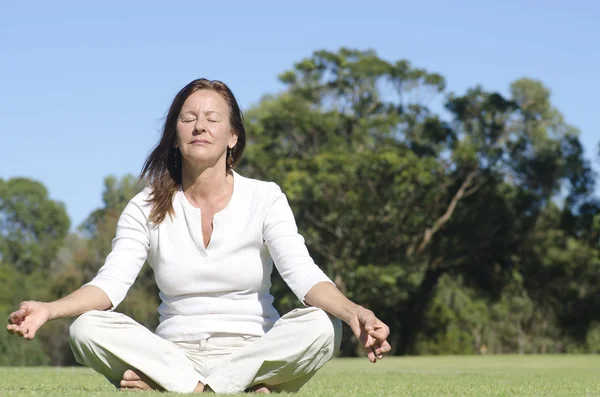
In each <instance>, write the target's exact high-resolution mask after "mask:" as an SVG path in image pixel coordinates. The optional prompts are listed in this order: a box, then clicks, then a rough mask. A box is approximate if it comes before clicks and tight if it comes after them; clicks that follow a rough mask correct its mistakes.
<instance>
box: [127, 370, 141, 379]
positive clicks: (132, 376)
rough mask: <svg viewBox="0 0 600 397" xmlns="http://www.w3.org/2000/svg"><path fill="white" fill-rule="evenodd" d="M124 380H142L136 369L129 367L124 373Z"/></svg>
mask: <svg viewBox="0 0 600 397" xmlns="http://www.w3.org/2000/svg"><path fill="white" fill-rule="evenodd" d="M123 380H140V376H139V375H138V374H137V373H136V372H135V371H133V370H131V369H128V370H127V371H125V373H124V374H123Z"/></svg>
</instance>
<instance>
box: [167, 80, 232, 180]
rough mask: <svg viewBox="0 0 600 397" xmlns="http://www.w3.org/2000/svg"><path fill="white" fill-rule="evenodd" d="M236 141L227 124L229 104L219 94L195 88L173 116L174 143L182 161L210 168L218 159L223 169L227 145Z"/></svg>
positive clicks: (230, 146)
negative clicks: (177, 115) (175, 124)
mask: <svg viewBox="0 0 600 397" xmlns="http://www.w3.org/2000/svg"><path fill="white" fill-rule="evenodd" d="M236 143H237V135H236V134H235V133H234V132H233V131H232V130H231V125H230V123H229V106H228V105H227V102H226V101H225V99H224V98H223V97H222V96H221V94H219V93H217V92H215V91H213V90H207V89H204V90H199V91H196V92H194V93H193V94H192V95H190V96H189V97H188V98H187V99H186V100H185V102H184V103H183V106H182V107H181V111H180V112H179V117H178V118H177V142H176V146H177V147H178V148H179V150H180V151H181V155H182V156H183V159H182V160H183V163H185V162H189V163H191V164H193V165H200V166H205V167H214V166H215V165H216V164H217V163H219V162H220V161H222V162H223V168H225V165H224V164H225V160H226V156H227V148H228V147H229V148H233V147H234V146H235V144H236Z"/></svg>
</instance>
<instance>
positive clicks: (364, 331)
mask: <svg viewBox="0 0 600 397" xmlns="http://www.w3.org/2000/svg"><path fill="white" fill-rule="evenodd" d="M348 325H350V328H351V329H352V332H354V335H355V336H356V338H357V339H358V340H359V341H360V344H361V345H362V346H363V347H364V348H365V351H366V352H367V357H368V358H369V361H370V362H372V363H376V362H377V360H381V359H382V358H383V356H384V355H385V354H387V353H389V352H390V350H391V349H392V347H391V346H390V344H389V343H388V341H387V338H388V336H389V335H390V328H389V327H388V326H387V325H385V323H384V322H383V321H381V320H379V319H378V318H377V317H375V314H374V313H373V312H372V311H371V310H368V309H365V308H364V307H361V306H359V308H358V310H357V312H356V316H355V317H354V318H353V319H351V320H350V321H349V322H348Z"/></svg>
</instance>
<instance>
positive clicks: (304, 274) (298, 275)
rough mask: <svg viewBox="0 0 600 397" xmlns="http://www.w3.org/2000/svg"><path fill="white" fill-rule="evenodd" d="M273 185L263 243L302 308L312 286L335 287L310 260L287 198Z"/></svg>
mask: <svg viewBox="0 0 600 397" xmlns="http://www.w3.org/2000/svg"><path fill="white" fill-rule="evenodd" d="M273 185H274V186H275V193H274V199H273V200H272V204H271V206H270V207H269V209H268V210H267V214H266V217H265V222H264V226H263V239H264V241H265V244H266V245H267V248H268V249H269V253H270V255H271V258H272V259H273V263H274V264H275V266H276V267H277V270H279V273H280V274H281V277H282V278H283V280H284V281H285V282H286V283H287V285H288V286H289V287H290V289H291V290H292V292H294V294H295V295H296V296H297V297H298V299H300V301H301V302H302V303H303V304H305V303H304V297H305V296H306V294H307V293H308V291H309V290H310V289H311V288H312V287H313V286H314V285H316V284H318V283H320V282H323V281H325V282H330V283H332V284H334V283H333V281H331V279H330V278H329V277H327V275H326V274H325V273H324V272H323V271H322V270H321V269H320V268H319V267H318V266H317V265H316V264H315V262H314V260H313V259H312V257H311V256H310V254H309V252H308V249H307V247H306V244H305V240H304V237H302V235H300V234H299V233H298V227H297V225H296V220H295V218H294V214H293V212H292V209H291V207H290V205H289V203H288V200H287V197H286V196H285V194H284V193H283V192H282V191H281V188H280V187H279V186H278V185H276V184H273ZM334 285H335V284H334Z"/></svg>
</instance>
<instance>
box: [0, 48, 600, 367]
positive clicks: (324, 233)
mask: <svg viewBox="0 0 600 397" xmlns="http://www.w3.org/2000/svg"><path fill="white" fill-rule="evenodd" d="M280 81H281V82H282V84H283V85H284V90H283V91H282V92H280V93H278V94H276V95H267V96H265V97H264V98H263V99H262V100H261V101H260V103H259V104H257V105H256V106H254V107H253V108H251V109H249V110H248V111H247V112H246V127H247V132H248V147H247V150H246V152H245V155H244V157H243V159H242V163H241V164H240V172H241V173H243V174H245V175H247V176H251V177H256V178H259V179H264V180H272V181H275V182H277V183H279V184H280V185H281V186H282V188H283V190H284V192H285V193H286V194H287V197H288V199H289V201H290V204H291V205H292V207H293V209H294V213H295V215H296V219H297V222H298V226H299V229H300V232H301V233H302V235H303V236H304V237H305V239H306V243H307V245H308V247H309V250H310V252H311V254H312V255H313V257H314V259H315V261H316V262H317V263H318V264H319V265H320V266H321V267H322V268H323V269H324V270H325V272H326V273H327V274H328V275H329V276H330V277H331V278H332V279H333V280H334V281H335V282H336V284H337V285H338V287H339V288H340V289H341V290H342V291H343V292H344V293H346V294H347V296H348V297H350V298H351V299H353V300H355V301H356V302H358V303H361V304H363V305H365V306H367V307H369V308H371V309H372V310H374V311H375V312H376V313H377V315H378V316H379V317H381V319H382V320H383V321H385V322H386V323H388V324H389V325H390V327H391V329H392V335H391V343H392V345H393V348H394V349H395V350H394V353H396V354H407V353H414V354H501V353H521V354H526V353H560V352H598V351H600V318H599V317H600V316H599V314H598V313H600V312H599V311H598V310H596V308H597V307H598V306H599V305H600V301H599V297H600V290H599V288H600V287H598V286H599V285H600V279H599V277H600V276H599V275H600V234H599V233H600V232H599V230H600V201H599V199H598V198H597V197H595V196H594V194H593V192H594V178H595V175H594V173H593V172H592V170H591V167H590V164H589V162H588V161H586V160H585V159H584V157H583V148H582V146H581V143H580V141H579V138H578V133H577V130H576V129H575V128H574V127H572V126H571V125H569V124H568V123H566V121H565V120H564V118H563V116H562V115H561V113H560V111H559V110H558V109H556V108H555V107H554V106H553V104H552V102H551V100H550V97H551V96H550V92H549V90H548V89H547V88H546V87H544V85H543V84H542V83H541V82H539V81H536V80H532V79H527V78H523V79H519V80H517V81H515V82H513V83H512V84H511V85H510V87H509V88H510V89H509V91H508V94H507V95H503V94H501V93H497V92H489V91H486V90H485V89H484V88H483V87H481V86H474V87H473V88H472V89H469V90H467V91H466V92H464V93H462V94H456V93H450V92H447V91H446V87H445V80H444V78H443V77H442V76H441V75H439V74H437V73H433V72H430V71H427V70H424V69H421V68H416V67H414V66H413V65H411V64H410V63H409V62H408V61H406V60H398V61H388V60H385V59H382V58H380V57H379V56H378V55H377V54H376V53H375V52H374V51H358V50H352V49H345V48H343V49H340V50H339V51H337V52H331V51H317V52H315V53H313V54H312V56H310V57H308V58H306V59H304V60H301V61H299V62H298V63H296V64H295V65H293V68H292V69H291V70H288V71H285V72H284V73H282V74H281V75H280ZM440 105H441V106H440ZM143 187H144V184H143V183H141V182H140V181H139V180H138V179H137V178H135V177H134V176H131V175H126V176H124V177H122V178H116V177H108V178H106V179H105V181H104V191H103V195H102V199H103V204H102V206H101V208H98V209H97V210H95V211H93V212H92V213H91V214H90V216H89V217H88V218H87V219H86V221H85V222H84V223H83V224H82V225H81V226H80V227H79V229H78V233H73V234H67V232H68V229H69V221H68V218H67V216H66V214H65V211H64V207H63V206H62V204H60V203H57V202H55V201H53V200H51V199H49V198H48V193H47V191H46V189H45V188H44V187H43V186H42V185H41V184H39V183H37V182H35V181H31V180H28V179H24V178H15V179H11V180H8V181H2V180H0V285H1V286H2V288H0V315H2V313H6V314H8V313H9V312H10V311H12V310H14V309H15V308H16V307H17V305H18V303H19V302H20V301H21V300H23V299H42V300H50V299H56V298H59V297H61V296H64V295H66V294H68V293H70V292H71V291H73V290H74V289H77V288H79V287H80V286H81V285H82V284H84V283H86V282H87V281H89V280H90V279H91V278H92V277H93V276H94V275H95V274H96V272H97V271H98V269H99V268H100V267H101V266H102V265H103V264H104V261H105V260H106V256H107V255H108V253H109V252H110V249H111V245H112V240H113V238H114V235H115V229H116V224H117V220H118V218H119V216H120V214H121V212H122V211H123V209H124V208H125V205H126V204H127V202H128V201H129V200H130V199H131V198H132V197H133V196H134V195H135V194H137V193H138V192H139V191H140V190H141V189H142V188H143ZM4 286H8V287H7V288H5V287H4ZM273 292H274V295H275V297H276V304H277V306H278V308H279V309H280V311H282V312H285V311H287V310H290V309H291V308H293V307H295V306H297V305H298V302H297V301H296V299H295V297H294V296H293V294H291V292H290V291H289V289H288V288H287V286H286V285H285V284H284V283H283V281H282V280H281V278H280V277H279V276H278V275H277V274H276V275H275V280H274V284H273ZM157 304H158V291H157V288H156V285H155V282H154V277H153V273H152V270H151V269H150V267H149V266H147V265H146V266H144V268H143V269H142V272H141V273H140V275H139V276H138V279H137V280H136V283H135V284H134V287H133V288H131V290H130V291H129V294H128V296H127V298H126V299H125V301H124V302H123V303H122V304H121V305H120V306H119V309H118V310H120V311H123V312H125V313H126V314H128V315H131V316H133V317H134V318H135V319H136V320H137V321H139V322H141V323H142V324H144V325H146V326H147V327H149V328H150V329H154V327H155V326H156V324H157V315H156V308H157ZM68 325H69V321H68V320H63V321H55V322H52V323H50V324H48V325H47V326H46V327H44V328H43V329H42V331H41V332H40V334H39V338H37V342H34V344H21V343H16V342H15V343H14V344H13V343H11V341H10V340H9V339H8V338H7V336H6V335H5V336H3V337H0V357H6V358H2V359H3V360H5V361H6V363H15V364H22V365H37V364H45V363H48V362H50V363H52V364H73V363H74V361H73V358H72V356H71V354H70V352H69V348H68V344H67V329H68ZM345 338H346V340H345V341H344V343H343V345H342V346H343V348H342V354H344V355H354V354H356V353H357V350H356V349H357V346H356V344H355V343H354V342H355V341H353V339H352V333H351V332H346V333H345ZM27 349H29V350H27ZM25 354H26V355H28V357H29V358H26V359H25V358H20V357H21V355H25ZM19 360H20V361H19ZM3 363H4V361H0V365H1V364H3Z"/></svg>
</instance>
